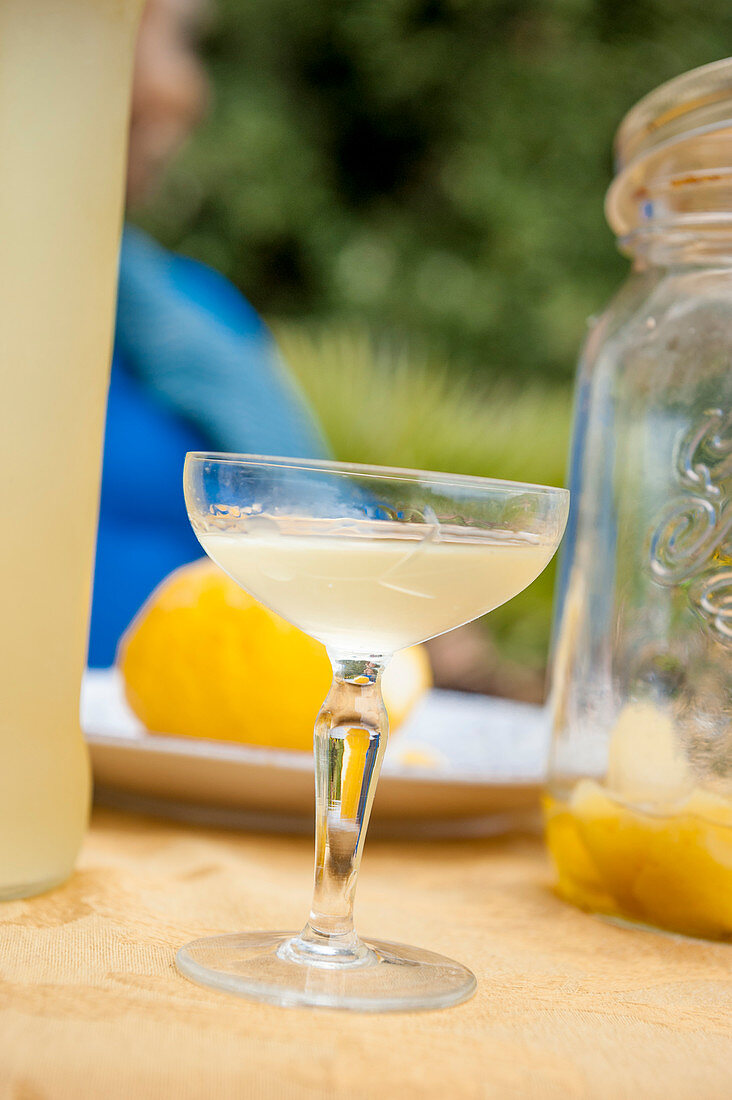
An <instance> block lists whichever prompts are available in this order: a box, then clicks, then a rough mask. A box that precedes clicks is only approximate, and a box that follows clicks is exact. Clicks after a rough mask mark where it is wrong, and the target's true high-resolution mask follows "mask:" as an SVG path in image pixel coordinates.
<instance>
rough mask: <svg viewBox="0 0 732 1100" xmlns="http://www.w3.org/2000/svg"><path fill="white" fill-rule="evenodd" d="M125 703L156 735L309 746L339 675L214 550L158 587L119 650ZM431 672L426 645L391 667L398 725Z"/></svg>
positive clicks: (390, 708) (388, 684)
mask: <svg viewBox="0 0 732 1100" xmlns="http://www.w3.org/2000/svg"><path fill="white" fill-rule="evenodd" d="M117 663H118V666H119V668H120V670H121V672H122V676H123V679H124V685H125V694H126V696H127V701H128V703H129V705H130V707H131V708H132V710H133V711H134V712H135V714H136V715H137V717H138V718H139V719H140V720H141V721H142V722H143V724H144V725H145V726H146V727H147V728H148V729H149V730H154V731H155V732H156V733H165V734H173V735H175V736H185V737H208V738H212V739H214V740H218V741H242V742H245V743H247V744H250V745H270V746H275V747H277V748H282V749H302V750H310V749H311V748H312V741H313V723H314V720H315V716H316V714H317V712H318V710H319V708H320V705H321V703H322V702H323V699H324V698H325V696H326V694H327V692H328V688H329V687H330V682H331V678H332V673H331V667H330V661H329V660H328V656H327V654H326V652H325V649H324V648H323V646H322V645H321V644H320V643H319V642H316V641H315V640H314V639H313V638H310V637H309V636H308V635H307V634H303V632H302V631H301V630H298V629H297V627H294V626H291V625H290V623H288V622H286V621H285V620H284V619H281V618H280V617H279V615H275V613H274V612H273V611H270V610H269V609H268V608H266V607H264V606H263V605H262V604H260V603H258V602H257V600H255V599H253V598H252V597H251V596H249V595H248V594H247V593H246V592H244V591H243V590H242V589H241V588H239V586H238V585H237V584H235V583H234V581H232V580H231V579H230V578H229V577H228V576H227V575H226V574H225V573H224V572H222V570H220V569H219V568H218V566H216V565H214V564H213V562H211V561H209V560H208V559H207V558H203V559H202V560H200V561H196V562H193V563H192V564H191V565H185V566H183V567H182V568H180V569H177V570H175V572H173V573H171V574H170V576H169V577H166V579H165V580H164V581H162V583H161V584H160V585H158V587H157V588H156V589H155V591H154V592H153V593H152V595H151V596H150V597H149V599H148V600H147V602H146V603H145V605H144V606H143V607H142V609H141V610H140V611H139V613H138V614H137V616H136V618H135V619H134V621H133V622H132V624H131V625H130V627H129V628H128V630H127V632H126V633H125V635H124V637H123V638H122V640H121V642H120V646H119V650H118V653H117ZM430 683H431V675H430V668H429V663H428V660H427V655H426V651H425V649H424V647H423V646H414V647H413V648H411V649H407V650H404V651H402V652H401V653H398V654H397V655H396V656H395V657H394V658H393V660H392V661H391V663H390V664H389V667H388V668H387V670H386V672H385V673H384V677H383V681H382V685H383V693H384V703H385V705H386V709H387V712H388V714H389V722H390V726H391V728H392V730H393V729H396V728H397V727H398V726H399V725H400V723H401V722H403V721H404V719H405V718H406V716H407V715H408V713H409V711H410V710H411V709H412V707H413V706H414V704H415V703H416V702H417V700H418V699H419V697H420V696H421V695H422V694H423V692H424V691H425V690H426V689H427V688H428V687H429V686H430Z"/></svg>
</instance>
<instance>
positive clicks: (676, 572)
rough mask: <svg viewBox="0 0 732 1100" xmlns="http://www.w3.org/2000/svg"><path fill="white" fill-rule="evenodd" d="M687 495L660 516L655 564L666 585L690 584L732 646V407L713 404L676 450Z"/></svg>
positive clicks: (707, 619) (700, 607) (719, 635)
mask: <svg viewBox="0 0 732 1100" xmlns="http://www.w3.org/2000/svg"><path fill="white" fill-rule="evenodd" d="M674 466H675V470H676V480H677V482H678V483H679V487H680V490H681V495H680V496H678V497H676V498H675V499H674V500H672V501H671V502H670V503H669V505H668V507H667V508H665V509H664V511H663V513H662V514H661V516H660V517H659V519H658V521H657V523H656V526H655V528H654V531H653V535H652V537H651V546H650V568H651V574H652V575H653V578H654V580H655V581H656V582H657V583H658V584H661V585H664V586H665V587H675V586H677V585H684V587H685V589H686V593H687V597H688V600H689V603H690V605H691V607H692V608H693V609H694V611H696V612H697V614H698V615H699V616H700V617H701V619H702V621H703V622H704V624H705V625H706V627H707V629H708V630H709V631H710V633H711V634H712V636H713V637H714V638H716V640H717V641H718V642H721V643H722V644H724V645H727V646H730V647H732V499H731V497H730V491H731V490H732V411H728V412H726V413H725V412H724V411H723V410H722V409H707V410H706V411H705V412H704V416H703V418H702V421H701V423H700V424H698V425H694V426H692V428H691V429H689V430H686V431H684V432H682V433H681V434H680V436H679V439H678V441H677V444H676V448H675V453H674Z"/></svg>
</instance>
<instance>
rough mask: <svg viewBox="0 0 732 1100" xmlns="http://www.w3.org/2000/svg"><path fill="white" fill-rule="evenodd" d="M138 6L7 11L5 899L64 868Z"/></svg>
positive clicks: (79, 751) (48, 5)
mask: <svg viewBox="0 0 732 1100" xmlns="http://www.w3.org/2000/svg"><path fill="white" fill-rule="evenodd" d="M140 5H141V0H64V2H63V3H59V2H58V0H0V149H1V150H2V160H1V161H0V241H2V249H1V250H0V387H1V389H0V393H1V396H2V400H0V458H1V461H0V470H1V471H2V473H1V475H0V478H1V481H2V499H3V508H4V515H5V520H4V523H5V532H4V534H3V538H2V549H1V550H0V601H1V606H2V625H1V628H0V700H1V702H0V898H11V897H21V896H26V895H29V894H35V893H38V892H40V891H42V890H45V889H47V888H48V887H50V886H52V885H54V884H56V883H59V882H62V881H63V880H64V879H65V878H66V877H67V876H68V875H69V874H70V872H71V870H72V868H73V865H74V861H75V859H76V855H77V852H78V849H79V846H80V843H81V840H82V837H83V833H84V829H85V825H86V822H87V817H88V807H89V787H90V783H89V762H88V757H87V752H86V748H85V745H84V741H83V738H82V734H81V730H80V726H79V691H80V685H81V676H82V672H83V669H84V664H85V658H86V646H87V632H88V615H89V602H90V589H91V573H92V561H93V553H94V539H95V530H96V518H97V507H98V491H99V475H100V463H101V447H102V435H103V428H104V414H105V406H106V393H107V381H108V371H109V362H110V357H111V344H112V332H113V319H114V305H115V289H116V277H117V259H118V244H119V234H120V227H121V217H122V202H123V186H124V178H125V161H126V144H127V142H126V136H127V125H128V111H129V97H130V84H131V76H132V62H133V50H134V40H135V30H136V24H137V19H138V16H139V8H140Z"/></svg>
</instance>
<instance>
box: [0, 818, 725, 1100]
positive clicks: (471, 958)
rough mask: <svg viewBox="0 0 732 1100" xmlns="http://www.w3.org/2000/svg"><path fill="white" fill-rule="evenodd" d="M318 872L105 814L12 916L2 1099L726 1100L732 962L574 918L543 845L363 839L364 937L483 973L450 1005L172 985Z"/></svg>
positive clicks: (272, 923) (284, 854) (226, 838)
mask: <svg viewBox="0 0 732 1100" xmlns="http://www.w3.org/2000/svg"><path fill="white" fill-rule="evenodd" d="M311 858H312V857H311V848H310V844H309V842H307V841H306V840H304V839H295V838H289V837H282V836H258V835H254V834H238V833H234V832H222V831H216V830H213V829H202V828H200V827H193V826H191V827H187V826H183V825H174V824H170V823H167V822H162V821H155V820H151V819H149V818H142V817H133V816H126V815H122V814H119V813H113V812H111V811H97V812H96V813H95V815H94V819H93V824H92V829H91V831H90V833H89V836H88V839H87V842H86V845H85V847H84V851H83V853H82V858H81V861H80V864H79V869H78V871H77V872H76V874H75V875H74V876H73V878H72V879H71V881H70V882H69V883H68V884H67V885H66V886H64V887H61V888H60V889H57V890H55V891H52V892H50V893H48V894H46V895H43V896H42V897H38V898H34V899H29V900H26V901H14V902H7V903H5V904H4V905H3V906H0V925H1V926H2V930H1V931H0V944H1V947H0V979H1V980H0V1097H2V1100H5V1098H12V1100H66V1098H69V1100H87V1098H89V1100H97V1098H99V1100H118V1098H119V1100H167V1098H168V1097H171V1098H173V1097H175V1100H189V1098H190V1100H208V1098H214V1100H229V1098H247V1100H249V1098H256V1100H259V1098H267V1100H269V1098H272V1100H301V1098H302V1100H315V1098H318V1100H321V1098H322V1100H331V1098H332V1100H336V1098H337V1100H350V1098H354V1100H361V1098H370V1097H377V1098H379V1100H390V1098H391V1097H403V1098H406V1100H410V1098H411V1097H417V1096H419V1097H428V1098H431V1097H440V1098H448V1100H453V1098H458V1100H461V1098H463V1097H464V1098H473V1097H475V1098H481V1100H482V1098H492V1097H497V1098H501V1100H506V1098H512V1097H517V1098H520V1100H533V1098H535V1097H536V1098H541V1100H551V1098H554V1097H556V1098H561V1100H572V1098H575V1097H581V1098H592V1100H595V1098H597V1100H604V1098H607V1100H626V1098H627V1100H641V1098H642V1100H656V1098H658V1100H661V1098H663V1100H676V1098H687V1097H689V1098H691V1097H693V1098H694V1100H717V1098H719V1100H722V1098H724V1100H728V1098H729V1097H730V1096H731V1095H732V946H730V947H727V946H723V945H713V944H706V943H702V942H694V941H691V940H682V939H676V938H673V937H670V936H662V935H656V934H654V933H652V932H646V931H640V930H634V929H628V928H621V927H616V926H614V925H611V924H608V923H605V922H602V921H600V920H598V919H595V918H593V917H589V916H586V915H585V914H583V913H580V912H578V911H575V910H574V909H572V908H570V907H569V906H567V905H565V904H564V903H562V902H561V901H559V900H558V899H557V898H555V897H554V895H553V894H552V892H551V890H550V882H551V872H550V870H549V867H548V865H547V862H546V858H545V856H544V854H543V850H542V848H541V845H540V843H539V842H538V840H537V839H536V838H535V837H531V836H513V837H507V838H503V839H494V840H470V841H449V842H447V841H446V842H439V843H436V842H434V841H431V842H429V843H427V842H410V843H408V844H407V843H405V842H395V841H386V840H384V841H374V842H371V843H370V844H368V845H367V849H366V855H365V858H364V863H363V873H362V880H361V883H360V888H359V899H358V906H357V915H358V918H359V927H360V928H361V929H362V930H363V931H364V932H365V933H367V934H374V935H377V936H379V937H382V938H385V939H393V940H401V941H403V942H407V943H414V944H419V945H421V946H423V947H427V948H430V949H432V950H435V951H441V952H443V953H445V954H450V955H453V956H455V957H456V958H459V959H460V960H461V961H462V962H465V963H466V964H467V965H468V966H470V967H471V968H472V969H473V970H474V971H475V973H476V975H477V977H478V992H477V994H476V995H475V997H474V998H473V999H472V1000H471V1001H469V1002H467V1003H466V1004H463V1005H460V1006H458V1007H456V1008H452V1009H447V1010H444V1011H440V1012H426V1013H406V1014H396V1015H389V1016H384V1015H380V1016H359V1015H356V1014H350V1013H335V1012H332V1011H308V1010H303V1009H278V1008H273V1007H269V1006H265V1005H257V1004H251V1003H249V1002H246V1001H243V1000H239V999H237V998H235V997H231V996H228V995H226V994H215V993H210V992H207V991H206V990H204V989H200V988H198V987H197V986H195V985H193V984H191V983H190V982H188V981H186V980H185V979H184V978H182V977H180V976H179V975H178V973H177V972H176V970H175V969H174V966H173V953H174V949H175V948H176V947H177V946H178V945H180V944H181V943H183V942H185V941H186V940H187V939H190V938H192V937H195V936H200V935H205V934H209V933H220V932H226V931H234V930H239V929H255V928H260V927H261V928H277V927H284V928H287V927H288V926H289V927H292V928H295V927H297V926H299V925H300V924H301V923H302V920H303V918H304V912H305V909H306V908H307V902H308V900H309V892H310V883H311Z"/></svg>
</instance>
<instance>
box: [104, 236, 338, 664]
mask: <svg viewBox="0 0 732 1100" xmlns="http://www.w3.org/2000/svg"><path fill="white" fill-rule="evenodd" d="M196 450H221V451H241V452H249V453H256V454H271V455H294V456H298V457H327V447H326V444H325V442H324V440H323V437H322V435H321V434H320V432H319V429H318V427H317V424H316V423H315V421H314V419H313V417H312V415H311V414H310V412H309V410H308V408H307V406H306V404H305V402H304V401H303V399H302V396H301V395H300V393H299V391H298V390H297V388H296V387H295V385H294V383H293V382H292V380H291V379H290V378H289V376H288V375H287V373H286V371H285V370H284V368H283V366H282V364H281V363H280V362H279V361H278V358H277V354H276V351H275V348H274V344H273V342H272V340H271V337H270V336H269V333H268V332H267V329H266V327H265V326H264V325H263V323H262V321H261V320H260V318H259V317H258V315H257V314H256V312H255V311H254V310H253V309H252V307H251V306H250V305H249V304H248V303H247V302H246V301H245V300H244V298H242V296H241V295H240V294H239V293H238V291H237V290H236V289H235V288H234V287H233V286H232V285H231V284H230V283H228V282H227V281H226V280H225V279H223V278H222V277H221V276H220V275H217V274H216V273H215V272H213V271H211V270H210V269H209V268H206V267H204V266H203V265H202V264H198V263H195V262H193V261H192V260H187V259H183V258H182V257H178V256H174V255H172V254H170V253H168V252H166V251H165V250H164V249H162V248H160V247H159V246H158V245H156V244H155V243H154V242H152V241H151V240H150V239H149V238H147V237H145V236H144V235H143V234H141V233H140V232H138V231H136V230H130V229H128V230H126V232H125V235H124V239H123V245H122V253H121V262H120V282H119V295H118V313H117V331H116V337H115V351H114V358H113V362H112V373H111V380H110V389H109V403H108V408H107V426H106V436H105V443H104V465H103V473H102V490H101V502H100V514H99V533H98V538H97V554H96V565H95V572H94V592H93V602H92V616H91V633H90V643H89V664H90V665H91V666H92V667H97V668H98V667H107V666H109V665H111V664H112V663H113V661H114V656H115V651H116V647H117V642H118V640H119V637H120V635H121V634H122V632H123V631H124V629H125V628H126V627H127V625H128V624H129V622H130V621H131V619H132V618H133V616H134V615H135V613H136V612H137V610H138V609H139V607H140V606H141V604H142V603H143V602H144V600H145V599H146V598H147V596H148V595H149V594H150V592H151V591H152V589H153V588H154V587H155V585H156V584H158V583H159V581H161V580H162V579H163V577H165V576H166V575H167V574H168V573H169V572H170V571H171V569H175V568H176V567H177V566H179V565H183V564H184V563H185V562H188V561H192V560H193V559H194V558H196V557H199V556H200V553H201V550H200V547H199V545H198V542H197V541H196V538H195V536H194V535H193V532H192V530H191V527H190V524H189V522H188V518H187V516H186V511H185V504H184V501H183V490H182V478H181V475H182V469H183V458H184V455H185V453H186V451H196Z"/></svg>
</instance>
